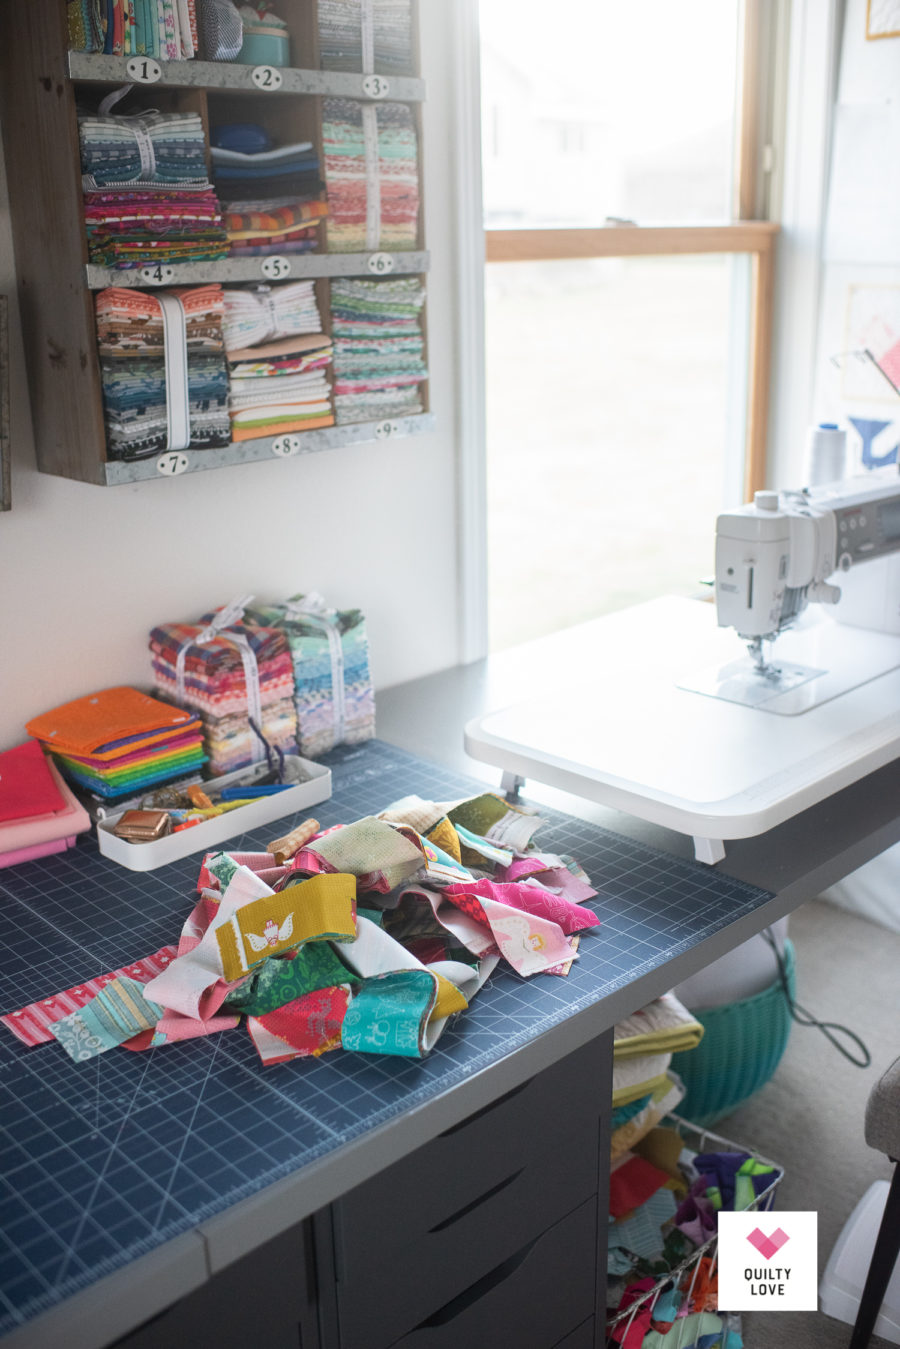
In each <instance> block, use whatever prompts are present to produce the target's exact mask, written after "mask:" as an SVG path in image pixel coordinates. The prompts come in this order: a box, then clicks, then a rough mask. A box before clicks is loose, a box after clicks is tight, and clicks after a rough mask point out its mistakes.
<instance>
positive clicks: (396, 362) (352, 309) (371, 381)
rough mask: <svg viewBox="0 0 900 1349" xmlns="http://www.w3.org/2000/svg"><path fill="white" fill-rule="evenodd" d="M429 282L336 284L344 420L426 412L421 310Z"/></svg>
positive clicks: (339, 399)
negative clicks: (423, 388) (423, 399)
mask: <svg viewBox="0 0 900 1349" xmlns="http://www.w3.org/2000/svg"><path fill="white" fill-rule="evenodd" d="M424 303H425V287H424V286H423V285H422V284H421V282H420V281H419V280H417V278H415V277H398V278H397V279H395V280H390V281H356V280H351V279H348V278H344V277H337V278H335V280H334V281H333V282H332V283H331V314H332V325H331V326H332V339H333V342H334V393H335V399H334V406H335V416H336V418H337V421H338V423H339V424H342V423H345V422H364V421H371V420H376V421H377V420H380V419H381V418H384V417H388V418H390V417H409V416H413V415H415V414H416V413H419V412H421V411H422V406H423V405H422V397H421V390H420V387H419V386H420V385H421V383H422V381H423V380H425V379H427V378H428V370H427V368H426V365H425V359H424V350H425V342H424V338H423V336H422V328H421V323H420V314H421V310H422V306H423V304H424Z"/></svg>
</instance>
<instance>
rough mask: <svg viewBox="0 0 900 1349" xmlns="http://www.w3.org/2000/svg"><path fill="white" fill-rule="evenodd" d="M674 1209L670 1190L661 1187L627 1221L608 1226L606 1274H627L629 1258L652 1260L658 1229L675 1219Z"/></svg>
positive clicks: (660, 1240) (659, 1246)
mask: <svg viewBox="0 0 900 1349" xmlns="http://www.w3.org/2000/svg"><path fill="white" fill-rule="evenodd" d="M677 1207H678V1205H677V1202H676V1200H675V1196H674V1194H673V1193H672V1191H671V1190H667V1189H666V1188H665V1187H663V1188H662V1189H660V1190H657V1191H656V1193H655V1194H652V1195H651V1196H650V1198H649V1199H646V1200H645V1201H644V1203H643V1204H641V1205H640V1207H639V1208H636V1209H635V1210H634V1212H633V1213H631V1214H629V1216H628V1217H627V1218H620V1219H619V1221H618V1222H614V1223H610V1225H609V1235H608V1238H607V1249H608V1261H609V1264H608V1269H609V1272H610V1273H611V1274H625V1273H627V1272H628V1270H630V1269H632V1268H633V1266H634V1260H633V1258H629V1256H635V1255H640V1256H643V1257H644V1259H645V1260H652V1259H653V1258H654V1257H655V1256H657V1255H659V1254H660V1252H661V1251H662V1249H663V1234H662V1227H663V1225H664V1224H665V1223H667V1222H669V1220H670V1219H671V1218H673V1217H674V1216H675V1210H676V1208H677ZM657 1319H659V1320H665V1319H666V1318H665V1317H658V1318H657Z"/></svg>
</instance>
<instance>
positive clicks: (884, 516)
mask: <svg viewBox="0 0 900 1349" xmlns="http://www.w3.org/2000/svg"><path fill="white" fill-rule="evenodd" d="M718 534H719V537H718V542H717V547H716V600H717V607H716V608H713V606H712V605H711V604H702V603H698V602H697V601H696V600H688V599H677V598H674V597H666V598H661V599H658V600H651V601H649V602H648V603H646V604H642V605H637V606H635V607H634V608H632V609H625V610H622V611H621V612H619V613H615V614H609V615H607V616H606V617H604V618H601V619H595V620H593V621H592V622H591V623H588V624H584V625H582V626H581V627H579V628H573V629H569V630H568V631H567V632H565V633H561V634H558V635H557V638H556V639H554V640H555V650H556V651H557V653H558V654H557V661H556V663H555V665H554V668H553V671H552V676H551V674H550V672H548V673H547V683H548V685H549V687H550V689H551V690H552V691H551V692H550V693H549V694H547V693H545V694H542V695H540V696H538V697H536V698H534V697H532V698H529V699H528V701H525V702H519V703H516V704H514V705H512V706H510V707H506V708H501V709H499V710H497V711H494V712H491V713H488V714H486V715H484V716H481V717H477V718H475V720H473V721H471V722H470V723H469V724H468V726H467V727H466V735H465V743H466V748H467V750H468V752H469V754H471V755H472V756H473V757H474V758H476V759H481V760H483V761H484V762H486V763H490V764H494V765H495V766H496V767H498V768H500V769H501V770H503V778H502V782H503V785H504V787H505V788H507V789H510V788H516V787H518V786H519V785H520V784H521V783H522V782H524V781H526V780H527V779H528V778H534V779H536V780H537V781H539V782H543V783H546V784H548V785H549V786H551V787H556V788H559V789H561V790H563V791H566V792H571V793H574V794H575V795H579V796H583V797H585V798H587V799H588V800H591V801H595V802H598V803H600V804H602V805H605V806H613V807H615V808H616V809H618V810H622V811H626V812H628V813H629V814H631V815H635V816H638V817H639V818H641V819H644V820H649V821H651V822H652V823H655V824H661V825H664V826H666V827H668V828H672V829H677V830H680V831H681V832H683V833H685V834H689V835H691V836H692V837H693V839H694V850H695V856H696V857H697V858H698V859H699V860H701V861H704V862H716V861H718V860H720V859H721V858H722V857H723V856H724V855H725V841H726V840H728V839H738V838H748V837H751V836H753V835H755V834H760V833H763V832H765V831H766V830H768V829H772V828H774V827H775V826H777V825H779V824H781V823H783V822H784V821H786V820H788V819H790V818H791V816H793V815H795V814H797V813H798V812H799V811H802V810H806V809H807V808H808V807H809V806H811V805H814V804H815V803H816V802H818V801H823V800H825V799H826V798H827V797H829V796H831V795H832V794H833V793H834V792H838V791H840V790H841V789H842V788H843V787H846V786H848V785H849V784H851V783H854V782H856V781H858V780H859V779H860V778H862V777H864V776H866V775H867V774H868V773H871V772H873V771H875V770H876V769H878V768H880V767H882V766H883V765H885V764H887V763H890V762H891V761H893V760H894V759H896V758H898V757H900V715H898V708H900V475H898V473H897V470H896V469H895V468H890V469H885V470H879V471H878V472H875V473H870V474H868V475H867V476H866V477H865V478H863V479H859V478H857V479H849V480H845V481H842V482H838V483H833V484H830V485H828V486H823V487H817V488H814V489H810V490H809V491H808V492H790V493H776V492H770V493H757V496H756V499H755V501H754V503H753V505H751V506H744V507H741V508H739V509H738V510H734V511H728V512H725V513H723V514H722V515H721V516H720V517H719V530H718ZM862 562H865V566H860V565H858V564H859V563H862ZM835 576H836V578H837V579H838V580H839V581H840V586H838V585H836V584H835V582H834V580H832V579H831V578H832V577H835ZM842 592H843V594H842ZM838 619H840V621H837V620H838ZM776 638H777V658H776V659H768V658H767V654H766V652H767V646H768V645H769V644H771V643H772V642H774V641H775V640H776ZM745 642H746V643H747V644H748V645H749V646H750V655H749V656H748V655H747V654H746V653H745V651H744V647H743V643H745ZM698 666H699V667H700V673H699V674H698V673H696V671H697V668H698ZM698 694H704V695H708V696H703V697H699V696H698ZM770 713H777V714H779V715H774V716H773V715H769V714H770ZM799 713H805V714H806V715H802V716H801V715H797V714H799Z"/></svg>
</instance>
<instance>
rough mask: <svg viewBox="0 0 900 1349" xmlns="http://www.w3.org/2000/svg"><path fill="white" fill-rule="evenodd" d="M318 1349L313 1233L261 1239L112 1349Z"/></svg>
mask: <svg viewBox="0 0 900 1349" xmlns="http://www.w3.org/2000/svg"><path fill="white" fill-rule="evenodd" d="M213 1344H214V1345H215V1346H216V1349H247V1346H248V1345H261V1346H262V1345H264V1346H265V1349H318V1345H319V1332H318V1314H317V1308H316V1295H315V1269H314V1260H313V1248H312V1230H311V1224H310V1223H308V1222H302V1223H298V1224H297V1225H296V1227H292V1228H290V1230H289V1231H287V1232H284V1233H282V1235H281V1236H278V1237H275V1238H273V1240H272V1241H267V1242H266V1244H265V1245H264V1246H260V1247H258V1249H257V1250H255V1251H251V1252H250V1254H249V1255H245V1256H244V1257H243V1258H242V1259H240V1260H237V1261H235V1263H234V1264H233V1265H229V1266H228V1267H227V1269H224V1270H222V1271H221V1272H220V1273H218V1274H216V1275H214V1276H213V1277H212V1278H211V1279H210V1280H209V1282H208V1283H205V1284H203V1286H202V1287H200V1288H198V1289H197V1290H196V1291H195V1292H193V1293H190V1294H189V1295H188V1296H187V1297H185V1298H182V1299H181V1301H180V1302H176V1303H175V1304H174V1305H173V1306H171V1307H168V1308H167V1309H166V1311H164V1312H162V1313H161V1314H160V1315H159V1316H155V1317H154V1318H153V1320H152V1321H146V1322H145V1323H144V1324H143V1325H142V1326H138V1328H137V1329H136V1330H133V1331H131V1333H130V1334H128V1335H126V1336H125V1337H124V1339H121V1340H117V1341H116V1343H115V1345H113V1346H111V1349H176V1347H177V1349H203V1346H206V1345H213Z"/></svg>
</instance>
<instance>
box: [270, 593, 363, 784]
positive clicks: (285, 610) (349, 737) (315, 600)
mask: <svg viewBox="0 0 900 1349" xmlns="http://www.w3.org/2000/svg"><path fill="white" fill-rule="evenodd" d="M249 616H250V617H251V618H252V619H253V620H254V621H255V622H258V623H263V624H267V625H268V626H270V627H279V628H282V629H283V630H284V633H285V636H286V637H287V640H288V645H289V647H290V651H291V658H292V660H293V664H294V689H295V694H294V697H295V704H296V709H297V739H298V742H299V745H300V753H301V754H302V755H304V757H305V758H308V759H314V758H316V756H317V755H319V754H324V753H325V752H326V751H327V750H329V749H333V748H334V746H335V745H340V744H356V743H358V742H359V741H361V740H370V739H371V738H372V736H373V735H374V734H375V693H374V690H373V688H372V679H371V676H370V674H369V642H368V638H367V636H366V620H365V618H364V617H363V615H362V613H361V612H360V610H359V609H331V608H329V607H328V606H327V605H326V604H325V602H324V600H323V599H322V597H321V595H317V594H315V593H313V594H310V595H294V596H293V597H292V598H291V599H289V600H285V601H284V602H283V603H280V604H269V605H261V606H259V607H258V608H256V609H252V610H250V611H249Z"/></svg>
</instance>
